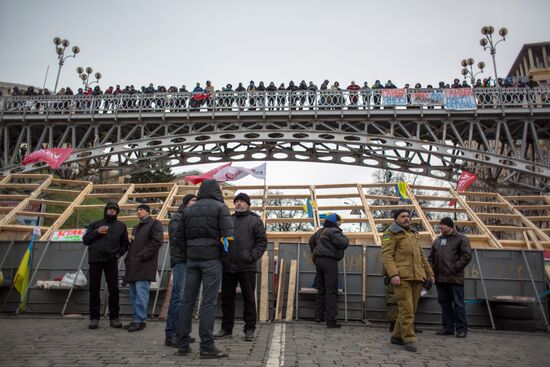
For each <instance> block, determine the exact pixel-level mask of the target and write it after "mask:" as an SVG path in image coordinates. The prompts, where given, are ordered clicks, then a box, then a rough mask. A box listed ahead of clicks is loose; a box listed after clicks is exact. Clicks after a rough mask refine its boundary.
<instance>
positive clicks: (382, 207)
mask: <svg viewBox="0 0 550 367" xmlns="http://www.w3.org/2000/svg"><path fill="white" fill-rule="evenodd" d="M400 208H404V209H414V205H412V204H404V205H371V206H370V209H371V210H384V211H387V210H395V209H400Z"/></svg>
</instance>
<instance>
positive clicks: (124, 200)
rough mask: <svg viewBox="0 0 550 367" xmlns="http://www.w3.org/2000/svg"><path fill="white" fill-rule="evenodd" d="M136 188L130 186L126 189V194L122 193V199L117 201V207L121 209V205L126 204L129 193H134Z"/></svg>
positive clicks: (132, 185) (133, 185)
mask: <svg viewBox="0 0 550 367" xmlns="http://www.w3.org/2000/svg"><path fill="white" fill-rule="evenodd" d="M135 188H136V185H135V184H131V185H130V186H129V187H128V189H127V190H126V192H125V193H124V195H122V197H121V198H120V200H119V201H118V206H120V207H121V208H122V205H124V204H126V203H127V202H128V195H130V194H131V193H133V192H134V190H135Z"/></svg>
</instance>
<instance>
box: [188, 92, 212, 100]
mask: <svg viewBox="0 0 550 367" xmlns="http://www.w3.org/2000/svg"><path fill="white" fill-rule="evenodd" d="M210 95H211V93H195V94H193V96H192V97H191V98H192V99H193V100H194V101H204V100H205V99H208V98H209V97H210Z"/></svg>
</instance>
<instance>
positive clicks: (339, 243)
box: [309, 213, 349, 329]
mask: <svg viewBox="0 0 550 367" xmlns="http://www.w3.org/2000/svg"><path fill="white" fill-rule="evenodd" d="M341 222H342V219H341V218H340V216H339V215H338V214H335V213H333V214H330V215H329V216H328V217H327V219H326V220H325V222H324V223H323V228H321V229H319V230H318V231H317V232H315V233H314V234H313V236H311V237H310V239H309V249H310V250H311V254H312V259H313V262H314V263H315V270H316V277H317V299H316V301H317V303H316V305H315V320H316V321H318V322H320V321H323V320H325V321H326V323H327V328H329V329H333V328H339V327H341V326H342V325H340V324H338V323H337V322H336V315H337V307H336V297H337V295H338V261H340V260H342V258H343V257H344V251H345V250H346V249H347V248H348V246H349V240H348V238H347V237H346V236H344V233H343V232H342V230H341V229H340V223H341Z"/></svg>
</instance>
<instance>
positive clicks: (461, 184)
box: [449, 171, 477, 206]
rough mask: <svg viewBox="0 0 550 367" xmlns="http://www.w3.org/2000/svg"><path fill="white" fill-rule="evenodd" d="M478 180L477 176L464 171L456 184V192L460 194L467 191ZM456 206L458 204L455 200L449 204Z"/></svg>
mask: <svg viewBox="0 0 550 367" xmlns="http://www.w3.org/2000/svg"><path fill="white" fill-rule="evenodd" d="M476 180H477V176H476V175H475V174H474V173H472V172H468V171H462V173H461V174H460V177H459V178H458V181H457V183H456V191H458V192H462V191H466V190H467V189H468V187H470V186H472V184H473V183H474V182H476ZM455 204H456V200H455V199H453V200H451V201H450V202H449V206H454V205H455Z"/></svg>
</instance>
